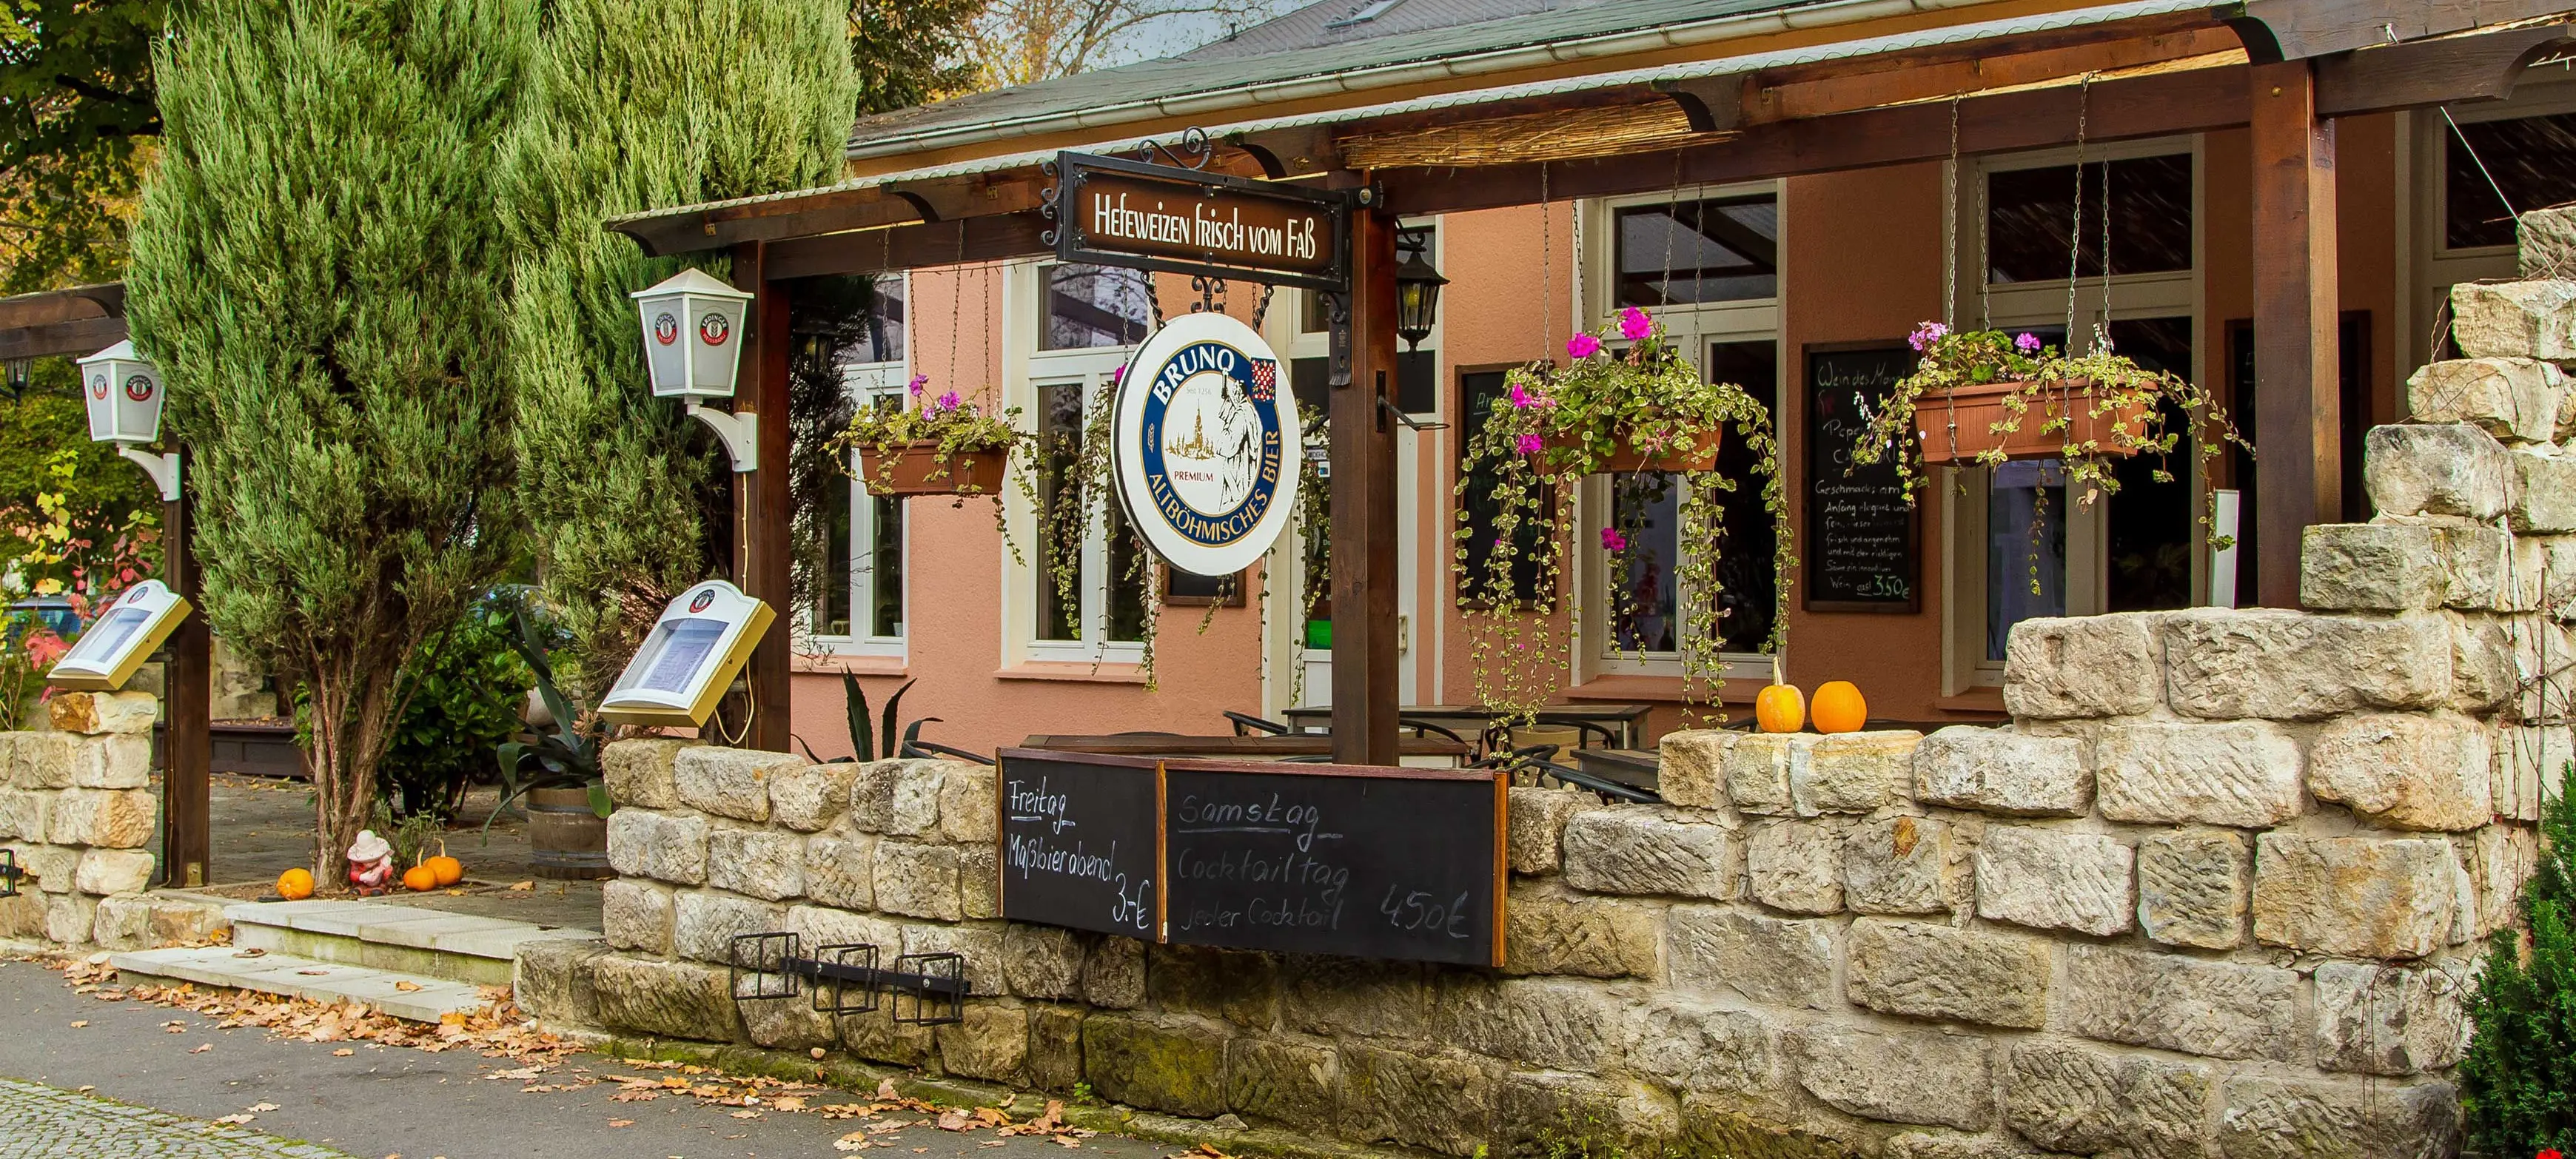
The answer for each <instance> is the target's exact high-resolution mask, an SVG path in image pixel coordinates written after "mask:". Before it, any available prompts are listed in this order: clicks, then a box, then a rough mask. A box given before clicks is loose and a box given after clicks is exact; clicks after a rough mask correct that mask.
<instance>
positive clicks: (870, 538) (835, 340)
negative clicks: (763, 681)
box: [788, 274, 908, 656]
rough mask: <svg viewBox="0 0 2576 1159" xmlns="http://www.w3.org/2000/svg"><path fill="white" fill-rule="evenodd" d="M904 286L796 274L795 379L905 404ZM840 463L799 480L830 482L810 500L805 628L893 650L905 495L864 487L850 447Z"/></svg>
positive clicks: (898, 634) (862, 647)
mask: <svg viewBox="0 0 2576 1159" xmlns="http://www.w3.org/2000/svg"><path fill="white" fill-rule="evenodd" d="M906 292H907V286H906V283H905V280H904V277H903V275H901V274H881V275H873V276H868V275H863V276H856V277H821V278H806V279H802V280H800V281H798V282H797V283H796V284H795V288H794V289H793V290H792V291H791V297H790V299H789V307H788V311H789V317H788V328H789V330H790V332H791V333H793V334H794V335H795V337H796V368H795V382H796V388H797V389H813V390H820V391H833V392H838V393H839V394H840V395H841V396H842V397H843V398H844V399H845V400H846V401H847V404H848V405H849V406H850V407H859V406H902V405H904V390H903V387H904V383H905V381H906V380H907V378H908V374H907V370H906V368H907V363H906V361H905V341H904V340H905V329H906V325H905V314H904V299H905V296H906ZM844 413H846V412H844ZM834 425H837V423H835V424H834ZM847 466H848V468H849V475H848V476H847V477H844V476H842V475H841V474H839V473H838V472H834V473H832V474H830V475H827V476H823V477H821V478H819V479H816V480H814V481H813V482H811V483H809V484H804V485H806V486H812V487H816V488H825V489H828V490H829V492H830V494H829V496H828V497H827V498H825V499H823V500H822V501H820V502H818V503H816V505H815V507H814V509H813V516H812V517H813V519H814V528H815V534H812V535H810V536H808V537H807V542H808V547H807V550H810V551H812V552H814V553H815V556H816V558H814V559H813V560H812V563H811V565H810V566H811V567H812V575H813V577H814V585H813V587H814V602H813V606H812V607H810V608H808V609H806V615H807V617H808V628H809V630H810V632H811V634H812V636H813V638H814V640H815V641H816V642H817V643H819V644H821V645H823V647H824V648H825V649H826V650H828V651H834V652H846V653H853V654H875V655H895V656H900V655H902V654H903V642H904V598H903V597H904V585H903V563H904V561H903V555H904V551H903V547H904V533H903V527H904V522H903V503H902V501H901V500H899V499H892V498H878V497H876V496H872V495H869V494H868V493H867V489H866V488H865V487H864V486H863V485H861V484H860V483H859V481H858V479H857V474H858V463H857V458H856V453H855V452H852V454H851V460H850V462H849V463H848V464H847Z"/></svg>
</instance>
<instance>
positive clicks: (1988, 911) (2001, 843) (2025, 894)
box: [1977, 825, 2136, 936]
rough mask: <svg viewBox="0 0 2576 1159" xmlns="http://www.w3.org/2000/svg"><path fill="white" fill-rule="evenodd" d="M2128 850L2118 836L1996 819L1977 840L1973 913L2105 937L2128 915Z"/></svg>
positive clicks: (2130, 874) (2130, 916)
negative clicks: (2041, 826) (1999, 822)
mask: <svg viewBox="0 0 2576 1159" xmlns="http://www.w3.org/2000/svg"><path fill="white" fill-rule="evenodd" d="M2135 857H2136V855H2135V854H2134V853H2132V852H2131V851H2130V849H2129V847H2128V845H2126V844H2125V843H2123V842H2121V841H2120V840H2119V839H2118V838H2114V837H2106V836H2103V835H2101V834H2098V833H2076V832H2072V831H2069V830H2065V829H2041V828H2035V827H2031V826H2023V825H1997V826H1994V827H1992V828H1989V829H1987V830H1986V835H1985V839H1984V840H1982V841H1980V842H1978V843H1977V916H1978V917H1981V918H1985V919H1987V920H1989V921H2005V922H2011V923H2013V924H2015V925H2023V926H2032V927H2036V928H2039V929H2050V930H2074V931H2076V932H2078V933H2086V934H2094V935H2099V936H2108V935H2111V934H2116V933H2119V932H2121V931H2123V930H2126V929H2128V928H2129V923H2130V922H2131V920H2132V919H2133V917H2134V912H2133V910H2132V908H2131V900H2130V898H2131V894H2130V885H2131V882H2132V881H2133V879H2134V877H2133V874H2134V866H2135Z"/></svg>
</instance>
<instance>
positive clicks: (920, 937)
mask: <svg viewBox="0 0 2576 1159" xmlns="http://www.w3.org/2000/svg"><path fill="white" fill-rule="evenodd" d="M902 925H903V952H904V953H907V954H956V955H958V956H960V957H962V958H964V959H966V992H967V993H968V994H970V995H973V996H975V997H978V998H997V997H1000V996H1001V995H1002V994H1003V993H1004V992H1005V990H1006V986H1005V985H1004V983H1003V981H1002V927H1001V925H1000V923H987V924H977V925H961V926H952V925H944V924H939V923H933V922H905V923H902Z"/></svg>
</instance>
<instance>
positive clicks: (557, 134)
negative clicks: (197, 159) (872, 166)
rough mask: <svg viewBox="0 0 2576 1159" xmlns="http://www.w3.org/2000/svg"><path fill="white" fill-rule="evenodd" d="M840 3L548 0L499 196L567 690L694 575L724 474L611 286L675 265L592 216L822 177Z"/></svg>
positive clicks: (850, 81) (844, 51)
mask: <svg viewBox="0 0 2576 1159" xmlns="http://www.w3.org/2000/svg"><path fill="white" fill-rule="evenodd" d="M850 11H851V10H850V9H849V7H848V0H764V2H762V3H754V4H675V3H668V2H666V0H558V2H557V3H554V4H552V5H551V6H550V7H549V8H548V9H547V13H546V26H545V28H544V31H543V34H542V36H541V39H540V45H539V49H538V52H537V57H536V60H535V63H534V67H533V68H532V69H531V74H530V80H529V84H528V91H527V97H526V108H527V116H526V119H525V120H524V121H523V122H522V123H521V124H520V126H519V127H518V129H517V130H516V131H515V132H514V133H513V134H512V136H511V138H510V141H509V145H508V149H507V151H506V160H505V162H504V171H505V178H504V182H505V189H506V193H505V195H504V196H503V197H502V198H501V199H500V206H501V210H502V215H503V218H504V220H505V222H506V223H507V225H508V227H509V229H510V230H511V232H512V235H513V236H514V238H515V239H517V241H518V242H519V244H520V245H521V246H522V247H523V252H524V256H523V258H522V259H521V260H520V262H519V264H518V266H517V268H516V270H515V271H514V273H513V282H514V285H513V288H512V292H511V295H510V306H509V312H510V346H511V359H510V370H511V374H512V382H513V386H514V390H515V392H516V396H517V399H518V408H519V423H518V428H517V431H518V434H517V438H518V456H519V470H520V492H519V494H520V496H521V500H522V502H523V503H524V505H525V508H526V511H527V515H528V522H529V524H530V526H532V527H533V528H535V529H537V533H536V536H535V538H536V543H537V548H538V552H539V556H540V559H541V561H542V563H543V575H544V577H545V584H546V597H547V601H548V603H549V604H551V605H552V606H553V607H554V608H555V609H557V610H558V612H559V613H560V615H561V616H562V620H563V623H564V626H565V627H566V628H567V629H568V630H570V632H571V633H572V636H573V640H574V644H573V648H572V659H573V660H574V666H575V667H576V669H577V672H576V674H575V679H574V680H572V681H569V683H571V684H573V685H574V686H575V687H576V688H579V689H582V690H587V691H594V692H595V691H596V690H598V689H601V688H604V687H606V686H607V685H608V684H609V683H610V682H611V680H612V678H613V677H614V676H615V674H616V672H617V670H618V669H619V668H620V667H621V666H622V665H623V664H624V663H625V661H626V658H627V657H628V655H630V654H631V653H632V652H633V651H634V648H635V645H636V643H637V642H638V641H639V640H640V639H641V638H642V633H643V631H644V629H646V628H648V627H650V626H651V625H652V621H653V617H654V616H655V615H656V614H658V613H659V612H660V610H661V608H662V605H663V604H664V603H665V602H667V601H668V600H669V599H670V597H671V596H672V595H674V594H676V593H677V592H678V591H680V590H681V589H682V588H684V587H686V586H688V585H689V584H691V583H695V582H697V581H698V580H699V579H701V578H703V577H704V575H705V573H706V570H707V564H706V561H705V545H706V544H707V542H708V537H707V531H706V524H707V522H708V518H707V513H706V512H705V511H704V510H703V508H702V507H701V503H700V498H699V496H700V495H702V494H705V493H710V492H712V493H715V494H719V495H720V494H721V492H722V489H721V487H720V486H719V485H717V483H716V478H718V477H720V476H718V475H717V473H716V472H711V471H710V470H709V459H708V456H707V454H706V447H707V445H708V442H709V440H708V439H707V437H706V435H705V433H704V432H703V431H702V430H700V429H699V427H698V424H696V423H695V422H694V421H693V420H690V419H688V418H686V417H685V416H683V415H682V413H681V410H680V408H679V407H678V406H675V405H673V404H671V403H669V402H666V401H661V400H656V399H654V398H652V397H651V393H650V389H649V383H648V381H647V379H646V377H645V372H644V359H643V347H642V339H641V337H640V335H639V333H638V330H637V323H636V315H635V309H634V306H633V304H632V303H631V302H629V301H628V300H627V296H626V295H627V294H628V293H629V292H631V291H634V290H640V289H643V288H644V287H646V286H648V285H651V284H653V283H654V282H657V281H660V280H661V279H663V278H665V277H668V276H669V275H671V274H672V273H674V272H677V271H678V270H679V269H680V268H681V267H682V265H683V264H684V262H683V260H682V259H676V258H647V257H645V256H643V254H642V253H641V252H640V251H639V250H638V249H637V248H636V246H635V243H634V242H632V241H630V240H628V239H627V238H625V237H622V236H619V235H616V234H612V233H607V232H604V231H603V230H602V229H601V228H600V222H601V219H602V218H605V217H608V216H611V215H614V214H619V213H628V212H634V211H639V210H646V209H657V208H665V207H669V206H674V205H685V204H690V203H694V202H702V201H714V200H719V199H723V198H730V197H740V196H745V195H750V194H757V193H769V192H774V191H778V190H784V189H795V188H802V187H807V186H813V185H819V184H822V183H824V182H827V181H830V180H831V179H832V178H833V177H834V176H835V175H836V174H838V173H839V172H840V152H841V145H842V141H843V138H844V137H845V135H846V134H847V133H848V132H849V128H850V115H851V109H852V107H853V101H854V100H855V99H856V96H857V93H858V91H859V79H858V76H857V74H856V72H855V71H854V70H853V68H852V66H851V54H852V48H851V46H850V42H849V31H848V22H849V20H850V16H849V13H850ZM691 260H695V261H699V262H705V261H707V259H706V258H705V257H703V256H699V257H695V258H693V259H691ZM718 264H720V263H718ZM716 272H718V273H721V272H722V270H721V269H718V270H717V271H716ZM719 462H720V460H719Z"/></svg>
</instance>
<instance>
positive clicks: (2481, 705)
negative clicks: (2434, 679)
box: [2451, 616, 2522, 716]
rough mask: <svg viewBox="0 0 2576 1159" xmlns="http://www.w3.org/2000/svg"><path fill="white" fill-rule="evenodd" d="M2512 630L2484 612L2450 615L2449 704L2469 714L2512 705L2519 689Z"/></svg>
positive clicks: (2520, 688) (2488, 713)
mask: <svg viewBox="0 0 2576 1159" xmlns="http://www.w3.org/2000/svg"><path fill="white" fill-rule="evenodd" d="M2515 660H2516V656H2515V648H2514V638H2513V634H2512V633H2511V632H2510V631H2509V630H2508V629H2507V628H2506V626H2505V625H2504V624H2502V623H2499V622H2497V621H2495V620H2493V619H2489V618H2487V617H2484V616H2478V617H2470V616H2454V617H2452V618H2451V707H2452V708H2453V709H2455V710H2457V711H2459V712H2463V713H2467V714H2469V715H2472V716H2487V715H2491V714H2493V713H2495V712H2497V711H2498V710H2501V709H2507V708H2516V707H2517V706H2518V694H2519V693H2520V692H2521V690H2522V685H2521V674H2520V672H2518V671H2517V670H2516V665H2515Z"/></svg>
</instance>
